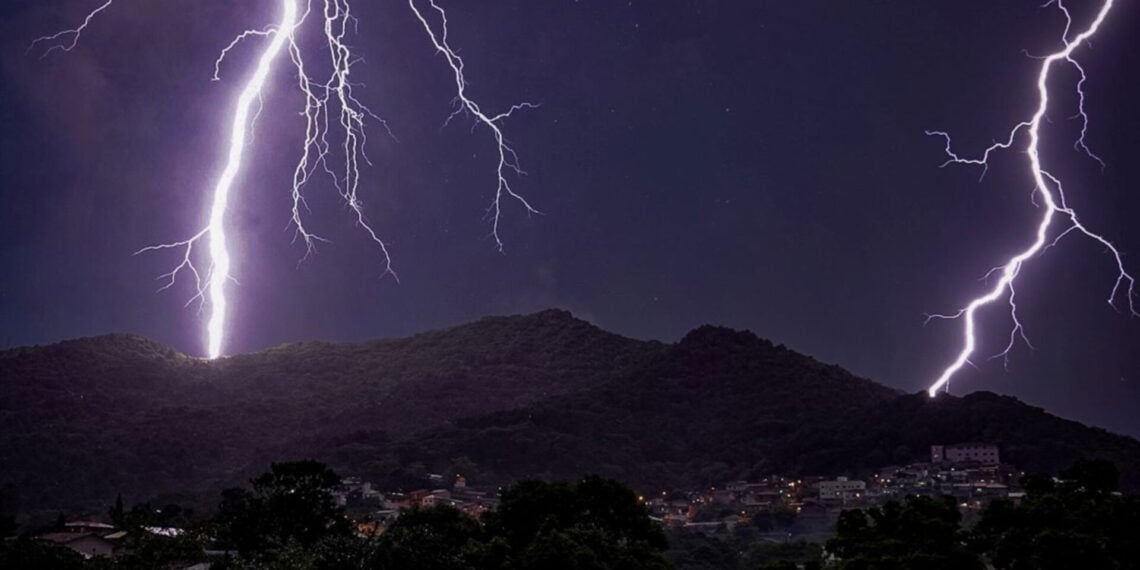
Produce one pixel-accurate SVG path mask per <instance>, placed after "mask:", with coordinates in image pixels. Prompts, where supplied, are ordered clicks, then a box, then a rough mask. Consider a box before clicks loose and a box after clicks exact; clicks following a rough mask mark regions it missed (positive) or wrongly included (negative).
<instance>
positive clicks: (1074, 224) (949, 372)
mask: <svg viewBox="0 0 1140 570" xmlns="http://www.w3.org/2000/svg"><path fill="white" fill-rule="evenodd" d="M1113 3H1114V1H1113V0H1105V2H1104V4H1102V5H1101V7H1100V10H1099V11H1098V12H1097V14H1096V17H1095V18H1094V19H1093V21H1092V23H1091V24H1089V26H1088V28H1086V29H1085V30H1084V31H1082V32H1080V33H1079V34H1077V35H1076V36H1074V37H1073V38H1072V39H1069V35H1070V32H1071V30H1072V24H1073V19H1072V16H1071V14H1070V13H1069V11H1068V9H1067V8H1066V7H1065V5H1064V3H1063V0H1050V1H1049V2H1047V3H1046V4H1045V6H1049V5H1055V6H1056V7H1057V8H1058V9H1059V10H1060V11H1061V12H1062V13H1063V14H1064V17H1065V30H1064V32H1063V33H1062V36H1061V39H1062V43H1063V48H1062V49H1060V50H1059V51H1057V52H1054V53H1051V54H1049V55H1048V56H1045V57H1043V58H1041V68H1040V70H1039V72H1038V74H1037V97H1038V102H1037V109H1036V111H1035V112H1034V113H1033V115H1032V117H1030V119H1029V120H1026V121H1022V122H1020V123H1018V124H1017V125H1015V126H1014V127H1013V128H1012V129H1011V130H1010V132H1009V136H1008V138H1007V139H1006V140H1005V141H1002V142H997V143H994V144H993V145H992V146H990V147H988V148H986V149H985V151H984V152H983V153H982V154H981V156H980V157H978V158H966V157H962V156H959V155H958V154H957V153H956V152H955V151H954V148H953V144H952V141H951V139H950V135H949V134H947V133H945V132H942V131H927V133H926V134H927V135H930V136H935V137H941V138H943V139H944V140H945V143H946V146H945V152H946V155H947V157H948V158H947V160H946V162H945V163H943V166H946V165H949V164H968V165H979V166H982V168H983V170H982V173H983V176H984V174H985V169H986V168H987V167H988V166H989V159H990V157H991V155H992V154H993V153H995V152H998V151H1002V150H1006V149H1009V148H1012V147H1014V146H1015V145H1016V144H1017V141H1018V136H1019V135H1021V134H1022V133H1024V134H1027V135H1028V144H1027V145H1026V156H1028V158H1029V164H1028V166H1029V170H1030V172H1031V173H1032V175H1033V180H1034V189H1033V192H1034V197H1035V198H1036V197H1040V199H1041V202H1042V204H1041V206H1043V207H1044V210H1043V212H1042V215H1041V219H1040V221H1039V222H1038V224H1037V230H1036V233H1035V235H1034V239H1033V241H1032V242H1031V243H1030V244H1029V246H1027V247H1026V248H1025V249H1024V250H1022V251H1021V252H1020V253H1018V254H1016V255H1014V256H1013V257H1011V258H1009V259H1008V260H1006V262H1005V263H1004V264H1002V265H1000V266H998V267H995V268H994V269H992V270H991V271H990V273H988V274H987V276H986V277H987V278H988V277H990V276H991V275H993V274H995V273H996V274H998V275H1000V277H999V278H998V280H997V282H996V283H994V284H993V286H992V287H991V288H990V289H989V291H987V292H986V293H985V294H984V295H982V296H980V297H976V298H975V299H973V300H972V301H970V303H969V304H968V305H966V306H965V308H963V309H961V310H959V311H958V312H956V313H953V314H949V315H929V316H928V318H927V320H928V321H929V320H930V319H958V318H961V319H963V320H964V322H965V326H964V327H963V345H962V348H961V350H960V351H959V352H958V355H957V357H956V358H955V359H954V360H953V362H951V363H950V364H949V365H948V366H947V367H946V368H945V369H944V370H943V371H942V374H941V375H939V376H938V379H937V380H935V381H934V383H933V384H931V385H930V388H929V389H928V390H927V392H928V393H929V394H930V396H931V397H934V396H935V395H937V394H938V391H939V390H941V389H943V388H948V386H949V382H950V379H951V377H953V376H954V374H956V373H957V372H958V371H959V370H961V369H962V367H963V366H965V365H966V364H970V363H971V362H970V356H971V355H972V354H973V353H974V351H975V349H976V348H977V338H976V332H975V315H976V313H977V312H978V311H979V310H980V309H982V308H983V307H985V306H986V305H989V304H991V303H994V302H996V301H998V300H1000V299H1002V298H1003V297H1004V298H1006V299H1007V302H1008V305H1009V310H1010V318H1011V319H1012V321H1013V328H1012V330H1011V331H1010V336H1009V344H1007V345H1006V348H1005V350H1004V351H1003V352H1001V353H999V354H998V356H1002V357H1008V355H1009V352H1010V350H1012V349H1013V346H1014V344H1015V343H1016V340H1017V338H1018V337H1020V338H1022V339H1023V340H1025V342H1026V343H1027V344H1028V339H1027V338H1026V337H1025V332H1024V331H1025V329H1024V327H1023V326H1022V324H1021V321H1020V319H1019V318H1018V314H1017V302H1016V291H1015V289H1014V284H1015V282H1016V280H1017V277H1018V275H1019V274H1020V273H1021V269H1022V267H1023V266H1024V264H1025V263H1026V262H1027V261H1029V260H1030V259H1031V258H1033V257H1035V256H1037V255H1039V254H1041V253H1043V252H1044V251H1046V250H1047V249H1049V248H1050V247H1052V246H1054V245H1056V244H1057V243H1058V242H1059V241H1060V240H1061V239H1063V238H1064V237H1065V236H1068V235H1069V234H1071V233H1074V232H1077V233H1080V234H1083V235H1084V236H1086V237H1088V238H1090V239H1092V240H1094V241H1096V242H1098V243H1100V244H1101V245H1102V246H1104V248H1105V250H1106V251H1107V252H1108V253H1109V254H1110V255H1111V256H1112V257H1113V260H1114V261H1115V263H1116V268H1117V270H1118V273H1117V276H1116V282H1115V284H1114V285H1113V287H1112V291H1111V292H1110V293H1109V296H1108V304H1109V305H1110V306H1112V307H1114V308H1116V306H1117V302H1118V297H1119V296H1121V292H1122V291H1123V292H1124V293H1123V295H1124V296H1125V297H1126V299H1127V308H1128V311H1129V312H1130V313H1131V314H1132V315H1133V316H1138V313H1137V312H1136V308H1135V306H1134V304H1133V300H1134V288H1135V284H1136V281H1135V279H1133V278H1132V276H1131V275H1130V274H1129V273H1128V272H1127V271H1126V270H1125V267H1124V261H1123V256H1122V255H1121V253H1120V251H1119V250H1118V249H1117V248H1116V246H1114V245H1113V244H1112V243H1111V242H1109V241H1108V239H1106V238H1105V237H1104V236H1102V235H1100V234H1097V233H1094V232H1093V231H1091V230H1090V229H1089V228H1088V227H1086V226H1085V225H1084V224H1083V223H1082V222H1081V221H1080V219H1079V218H1078V216H1077V212H1076V211H1075V210H1074V209H1073V208H1072V207H1070V206H1069V205H1068V204H1067V203H1066V201H1065V190H1064V187H1063V185H1062V184H1061V181H1060V180H1058V179H1057V178H1056V177H1055V176H1053V175H1052V174H1050V173H1049V171H1048V170H1046V169H1045V167H1044V166H1043V165H1042V163H1041V155H1040V152H1039V146H1040V142H1041V134H1040V130H1041V121H1042V120H1043V119H1045V114H1046V112H1047V111H1048V109H1049V89H1048V81H1049V74H1050V72H1051V71H1052V70H1053V68H1054V66H1055V65H1057V64H1063V63H1068V64H1070V65H1072V66H1073V67H1074V68H1075V69H1076V70H1077V72H1078V73H1079V74H1080V80H1079V81H1078V82H1077V85H1076V90H1077V94H1078V96H1079V106H1078V110H1077V114H1076V115H1075V117H1078V118H1080V119H1081V121H1082V123H1081V134H1080V137H1079V138H1078V139H1077V142H1076V143H1075V144H1074V147H1075V148H1077V149H1078V150H1080V151H1082V152H1084V153H1086V154H1087V155H1088V156H1090V157H1091V158H1092V159H1093V160H1096V161H1097V162H1098V163H1100V165H1101V167H1102V168H1103V166H1104V162H1103V161H1102V160H1100V158H1099V157H1097V156H1096V155H1095V154H1093V152H1092V151H1091V150H1090V149H1089V147H1088V146H1087V145H1086V144H1085V133H1086V132H1087V130H1088V115H1087V114H1086V113H1085V92H1084V84H1085V80H1086V79H1087V77H1086V75H1085V70H1084V68H1083V67H1081V65H1080V63H1078V61H1077V60H1076V59H1074V58H1073V53H1074V52H1075V51H1076V50H1077V49H1078V48H1080V47H1081V46H1082V45H1084V44H1086V43H1087V42H1088V40H1089V38H1091V37H1092V36H1093V35H1095V34H1096V33H1097V31H1098V30H1099V29H1100V27H1101V25H1102V24H1103V23H1104V22H1105V20H1106V18H1107V17H1108V14H1109V12H1110V11H1111V10H1112V6H1113ZM1058 221H1059V222H1058ZM1055 222H1058V223H1055ZM1054 226H1057V228H1056V229H1054ZM1052 233H1055V234H1056V235H1055V237H1053V238H1052V240H1050V235H1052Z"/></svg>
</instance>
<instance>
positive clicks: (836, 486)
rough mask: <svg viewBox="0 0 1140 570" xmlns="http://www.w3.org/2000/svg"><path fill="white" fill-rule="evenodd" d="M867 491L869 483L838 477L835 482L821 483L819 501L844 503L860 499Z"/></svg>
mask: <svg viewBox="0 0 1140 570" xmlns="http://www.w3.org/2000/svg"><path fill="white" fill-rule="evenodd" d="M866 491H867V483H865V482H863V481H854V480H849V479H847V478H846V477H838V478H836V479H835V480H834V481H820V482H819V500H821V501H843V502H847V501H849V500H851V499H858V498H860V497H862V496H863V494H864V493H865V492H866Z"/></svg>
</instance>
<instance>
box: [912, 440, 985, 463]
mask: <svg viewBox="0 0 1140 570" xmlns="http://www.w3.org/2000/svg"><path fill="white" fill-rule="evenodd" d="M930 462H931V463H943V462H945V463H980V464H982V465H999V464H1001V456H1000V455H999V454H998V448H997V446H996V445H991V444H988V443H959V444H955V445H932V446H930Z"/></svg>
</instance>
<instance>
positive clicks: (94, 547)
mask: <svg viewBox="0 0 1140 570" xmlns="http://www.w3.org/2000/svg"><path fill="white" fill-rule="evenodd" d="M864 475H866V477H865V478H862V479H858V478H851V477H847V476H838V477H823V476H815V477H789V476H782V475H771V476H768V477H764V478H762V479H760V480H757V481H731V482H728V483H726V484H724V485H722V486H714V487H709V488H707V489H698V490H672V491H658V492H656V493H652V494H650V495H649V496H645V495H642V496H639V500H640V501H641V502H642V503H644V504H645V506H646V508H647V509H648V510H649V513H650V516H651V517H652V518H653V519H654V520H657V521H658V522H660V523H661V524H662V525H664V526H668V527H678V528H689V529H698V530H700V529H703V530H709V531H712V532H719V531H726V530H731V529H732V528H733V527H735V526H736V525H738V524H742V523H744V524H752V525H755V526H756V527H757V529H758V530H759V532H761V534H762V535H763V536H764V537H765V538H767V539H769V540H777V541H785V540H793V539H795V540H823V539H826V538H827V537H828V536H830V534H831V533H832V531H833V530H834V525H835V522H836V520H837V519H838V517H839V513H840V512H841V511H842V510H843V509H850V508H863V507H870V506H875V505H878V504H882V503H884V502H886V501H890V500H900V499H902V498H904V497H906V496H909V495H927V496H943V495H950V496H953V497H955V499H956V500H957V501H958V503H959V507H960V508H961V509H962V510H980V509H982V508H984V507H985V506H986V505H987V504H988V503H989V502H990V501H992V500H995V499H1014V500H1017V499H1019V498H1020V497H1022V496H1024V494H1023V493H1022V492H1021V491H1020V489H1018V488H1017V487H1016V486H1015V483H1016V481H1017V479H1018V476H1019V475H1020V473H1018V472H1016V470H1015V469H1014V468H1013V467H1011V466H1009V465H1005V464H1002V463H1001V460H1000V454H999V450H998V447H997V446H996V445H993V444H988V443H958V444H938V445H932V446H931V447H930V461H929V462H920V463H911V464H907V465H892V466H887V467H882V468H880V469H878V470H876V471H874V472H872V473H865V474H864ZM425 482H426V483H428V486H425V487H424V488H421V489H416V490H413V491H409V492H402V491H399V492H397V491H382V490H379V489H376V488H375V487H374V486H373V484H372V483H370V482H367V481H362V480H361V479H360V478H359V477H347V478H345V479H344V481H343V483H342V484H341V486H340V488H338V489H337V490H336V491H335V492H334V493H333V497H334V499H335V501H336V502H337V504H338V505H339V506H341V507H344V508H345V511H346V513H347V514H348V515H349V516H350V517H351V518H352V519H353V520H354V521H356V528H357V532H358V533H359V534H361V535H365V536H375V535H378V534H380V533H382V532H384V530H385V529H386V528H387V527H388V525H390V524H391V522H392V521H394V520H395V519H396V518H397V517H398V516H399V513H400V512H401V511H403V510H405V509H410V508H414V507H425V508H426V507H432V506H436V505H448V506H451V507H454V508H456V509H459V510H460V511H462V512H464V513H467V514H468V515H470V516H472V517H475V518H479V517H481V516H482V515H483V513H485V512H487V511H488V510H492V509H494V508H496V507H497V506H498V504H499V498H498V497H499V491H500V489H479V488H475V487H473V486H470V485H468V482H467V479H466V478H465V477H464V476H463V475H456V476H455V477H454V479H451V480H448V479H446V478H445V477H443V476H442V475H435V474H433V475H429V476H428V477H427V479H426V481H425ZM56 530H57V531H56V532H50V533H46V534H43V535H41V536H40V537H39V538H40V539H41V540H44V541H46V542H49V543H51V544H55V545H58V546H61V547H66V548H70V549H72V550H75V551H76V552H79V553H80V554H82V555H83V556H86V557H94V556H110V555H111V554H112V553H114V552H115V551H116V550H117V549H119V548H121V547H122V546H123V545H124V543H125V542H126V541H128V540H129V539H128V537H127V533H126V532H124V531H121V530H117V529H116V528H115V527H114V526H112V525H109V524H106V523H102V522H96V521H77V522H70V523H67V524H66V525H64V527H63V528H62V529H56ZM142 530H143V531H144V532H148V533H151V534H155V535H161V536H176V535H177V533H180V532H181V531H180V530H179V529H168V528H150V527H144V528H143V529H142Z"/></svg>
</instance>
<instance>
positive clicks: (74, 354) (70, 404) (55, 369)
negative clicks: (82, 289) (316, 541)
mask: <svg viewBox="0 0 1140 570" xmlns="http://www.w3.org/2000/svg"><path fill="white" fill-rule="evenodd" d="M661 348H662V345H660V344H659V343H647V342H641V341H635V340H630V339H626V338H622V337H619V336H617V335H613V334H610V333H607V332H605V331H602V330H600V329H598V328H596V327H594V326H592V325H590V324H588V323H585V322H583V321H580V320H577V319H574V318H573V317H571V316H570V314H569V313H566V312H564V311H544V312H541V313H537V314H534V315H529V316H526V317H496V318H486V319H482V320H480V321H477V322H475V323H471V324H468V325H463V326H459V327H455V328H451V329H447V330H442V331H436V332H430V333H425V334H420V335H416V336H413V337H410V338H407V339H400V340H382V341H376V342H370V343H364V344H330V343H301V344H293V345H286V346H282V347H278V348H274V349H271V350H268V351H265V352H260V353H256V354H248V355H242V356H236V357H233V358H226V359H222V360H219V361H213V362H208V361H203V360H200V359H194V358H190V357H186V356H184V355H181V354H178V353H176V352H175V351H173V350H171V349H168V348H165V347H162V346H160V345H157V344H155V343H152V342H150V341H147V340H145V339H142V338H139V337H135V336H130V335H109V336H104V337H97V338H88V339H79V340H74V341H67V342H62V343H59V344H55V345H51V346H47V347H30V348H18V349H14V350H8V351H4V352H0V434H3V435H2V436H0V466H2V467H0V486H3V485H12V486H13V487H14V489H13V491H12V492H13V493H15V494H17V495H18V496H19V497H20V498H21V499H23V501H22V502H23V504H24V508H43V509H46V508H59V507H69V506H75V505H85V504H89V503H94V502H103V503H105V502H106V501H107V500H108V497H110V500H113V499H114V496H115V494H116V493H120V492H121V493H123V495H124V496H125V497H127V499H128V500H141V499H145V498H148V497H150V496H151V495H153V494H156V493H161V492H165V491H195V490H202V489H212V488H214V487H216V486H218V485H225V484H233V483H240V482H244V478H245V477H247V476H248V475H250V474H253V473H256V472H258V471H259V470H260V469H262V468H264V466H265V464H266V463H267V462H269V461H272V460H281V459H283V458H287V457H289V456H291V454H292V453H294V450H293V449H292V448H291V447H290V442H293V441H295V440H297V439H298V438H306V437H325V436H330V437H331V436H337V435H340V434H347V433H352V432H354V431H358V430H369V431H374V432H375V431H379V432H383V433H386V434H391V435H392V437H402V436H405V435H408V434H411V433H414V432H416V431H419V430H423V429H427V428H430V427H433V426H436V425H440V424H441V423H443V422H445V421H448V420H451V419H456V418H459V417H465V416H471V415H479V414H484V413H488V412H493V411H497V410H505V409H511V408H516V407H519V406H525V405H528V404H530V403H533V402H537V401H539V400H541V399H543V398H548V397H551V396H556V395H559V394H564V393H568V392H571V391H574V390H580V389H584V388H587V387H590V386H594V385H598V384H601V383H604V382H606V381H607V380H610V379H612V378H615V377H616V375H618V374H620V373H621V371H622V370H623V369H624V367H626V366H629V365H631V364H632V363H635V362H638V361H640V360H642V359H644V358H646V357H648V356H649V355H651V354H653V353H655V352H657V351H659V350H661Z"/></svg>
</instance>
